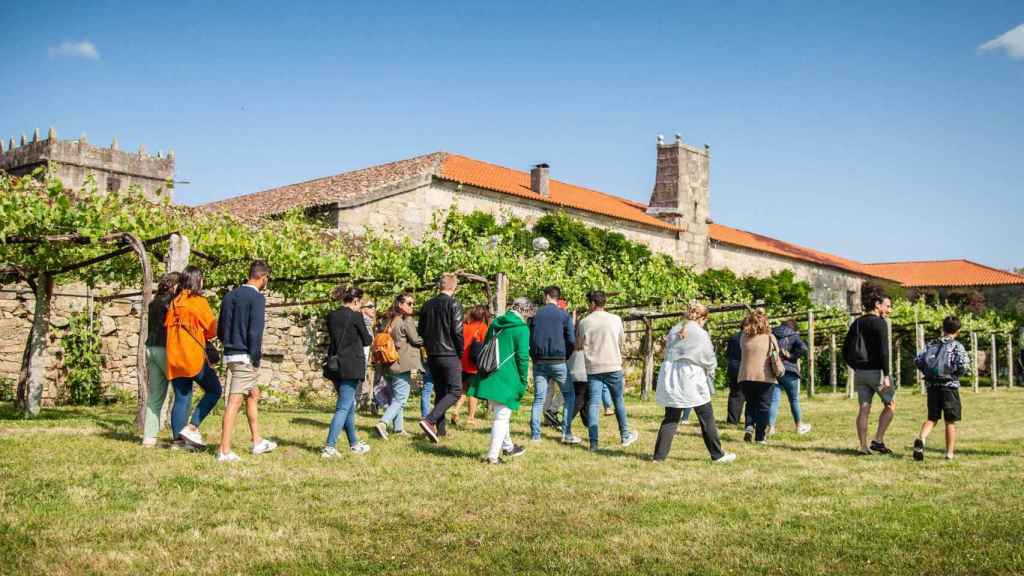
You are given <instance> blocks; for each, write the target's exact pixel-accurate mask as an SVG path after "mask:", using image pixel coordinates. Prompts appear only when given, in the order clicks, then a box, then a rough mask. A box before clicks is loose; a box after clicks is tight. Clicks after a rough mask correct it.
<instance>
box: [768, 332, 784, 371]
mask: <svg viewBox="0 0 1024 576" xmlns="http://www.w3.org/2000/svg"><path fill="white" fill-rule="evenodd" d="M768 368H769V370H770V371H771V373H772V376H773V377H774V378H776V379H779V378H781V377H782V375H783V374H785V373H786V365H785V364H783V363H782V358H781V357H780V355H779V346H778V343H777V342H776V341H775V339H774V338H772V337H771V335H769V336H768Z"/></svg>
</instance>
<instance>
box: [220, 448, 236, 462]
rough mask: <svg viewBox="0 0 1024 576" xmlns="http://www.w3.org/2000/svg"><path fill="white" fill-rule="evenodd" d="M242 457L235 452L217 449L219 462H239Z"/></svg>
mask: <svg viewBox="0 0 1024 576" xmlns="http://www.w3.org/2000/svg"><path fill="white" fill-rule="evenodd" d="M239 460H241V458H239V457H238V454H235V453H234V452H228V453H227V454H225V453H223V452H221V451H220V450H217V462H238V461H239Z"/></svg>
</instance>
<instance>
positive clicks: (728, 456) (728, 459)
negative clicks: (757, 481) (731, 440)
mask: <svg viewBox="0 0 1024 576" xmlns="http://www.w3.org/2000/svg"><path fill="white" fill-rule="evenodd" d="M735 459H736V455H735V454H733V453H732V452H726V453H725V454H723V455H722V457H721V458H719V459H718V460H712V462H714V463H715V464H728V463H729V462H732V461H733V460H735Z"/></svg>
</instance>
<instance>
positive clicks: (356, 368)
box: [327, 306, 373, 380]
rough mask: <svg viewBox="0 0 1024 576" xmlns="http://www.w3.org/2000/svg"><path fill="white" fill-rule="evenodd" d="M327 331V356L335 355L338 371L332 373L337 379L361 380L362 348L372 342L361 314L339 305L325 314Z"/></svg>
mask: <svg viewBox="0 0 1024 576" xmlns="http://www.w3.org/2000/svg"><path fill="white" fill-rule="evenodd" d="M327 333H328V334H329V335H330V344H329V345H328V348H327V357H328V358H330V357H331V356H337V357H338V361H339V368H340V369H339V371H338V373H337V374H333V375H332V376H334V377H335V378H337V379H339V380H362V379H363V378H365V377H366V352H364V351H363V348H365V347H366V346H369V345H370V343H372V342H373V337H372V336H370V331H369V330H367V329H366V322H365V321H363V315H362V314H360V313H359V312H356V311H355V310H352V309H351V308H348V307H345V306H343V307H341V308H338V309H337V310H335V311H334V312H331V313H330V314H328V315H327Z"/></svg>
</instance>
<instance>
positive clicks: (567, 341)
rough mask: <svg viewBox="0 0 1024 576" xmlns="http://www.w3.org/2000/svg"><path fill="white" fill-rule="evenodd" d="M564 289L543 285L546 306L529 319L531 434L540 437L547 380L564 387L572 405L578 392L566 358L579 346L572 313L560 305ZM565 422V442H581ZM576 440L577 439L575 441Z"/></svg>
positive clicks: (567, 400)
mask: <svg viewBox="0 0 1024 576" xmlns="http://www.w3.org/2000/svg"><path fill="white" fill-rule="evenodd" d="M561 297H562V290H561V289H560V288H559V287H558V286H549V287H547V288H545V289H544V306H542V307H540V308H539V309H538V310H537V314H535V315H534V317H533V318H532V319H531V321H530V358H531V359H532V360H533V387H534V392H533V409H532V410H531V411H530V436H531V440H533V441H534V442H539V441H540V418H541V413H542V412H543V411H544V399H545V397H546V396H547V392H548V384H549V382H550V381H554V383H555V384H556V385H558V387H559V389H560V390H561V391H562V396H563V398H564V399H565V403H566V405H568V406H572V405H573V402H574V401H575V398H576V394H575V390H574V389H573V383H572V381H570V380H569V379H568V378H567V372H568V370H567V368H566V365H565V360H566V358H568V357H569V355H570V354H572V352H573V350H574V349H575V348H576V329H575V327H574V326H573V324H572V318H570V317H569V314H568V313H567V312H566V311H565V310H562V309H561V308H559V307H558V300H559V299H560V298H561ZM564 427H565V424H564V423H563V433H562V442H564V443H567V444H578V443H579V441H580V440H579V439H578V438H573V437H568V438H567V437H566V436H565V432H564ZM574 440H575V441H574Z"/></svg>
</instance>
